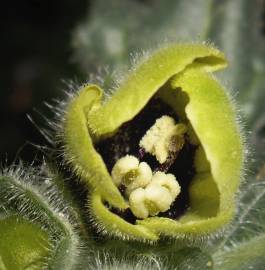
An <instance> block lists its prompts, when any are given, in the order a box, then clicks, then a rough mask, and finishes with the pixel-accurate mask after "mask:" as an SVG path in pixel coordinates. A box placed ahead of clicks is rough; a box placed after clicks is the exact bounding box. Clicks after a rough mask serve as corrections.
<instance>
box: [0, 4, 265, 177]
mask: <svg viewBox="0 0 265 270" xmlns="http://www.w3.org/2000/svg"><path fill="white" fill-rule="evenodd" d="M0 12H1V16H0V20H1V24H0V27H1V28H2V29H1V33H2V37H1V43H0V46H1V50H0V51H1V55H2V57H1V59H2V64H1V67H0V69H1V72H0V161H1V163H2V164H4V165H7V164H10V163H12V162H13V161H15V160H17V158H18V157H20V158H21V159H23V160H24V161H27V162H30V161H32V160H33V159H35V158H36V157H37V156H38V151H39V150H38V149H37V148H36V147H34V146H33V145H32V144H37V145H45V144H46V143H47V142H46V141H45V138H44V137H43V136H42V135H41V133H40V132H39V131H38V129H37V128H36V127H35V126H34V125H33V124H32V122H31V121H30V120H29V119H28V117H27V115H30V116H31V117H32V118H33V119H34V121H35V122H36V123H37V125H38V126H40V127H41V126H42V125H43V126H45V120H44V119H43V117H42V116H41V115H44V116H45V117H48V118H52V116H53V115H52V111H50V110H49V109H48V108H47V107H46V106H45V105H44V102H52V101H53V99H57V98H60V97H62V96H63V90H64V89H65V88H66V87H67V86H66V83H65V81H68V82H69V81H70V80H73V81H75V82H85V81H87V80H88V79H89V78H91V75H90V74H94V77H95V78H97V74H102V75H101V76H103V77H105V78H109V77H112V76H114V75H113V74H114V73H115V76H117V74H118V76H122V75H120V74H122V70H124V69H125V67H126V66H128V65H129V64H130V62H131V61H135V60H137V57H139V55H141V54H143V53H144V52H145V51H146V50H148V49H149V48H156V47H158V46H160V45H161V44H164V43H165V42H170V41H180V42H185V41H200V42H203V41H207V42H211V43H213V44H215V45H216V46H217V47H218V48H220V49H221V50H223V51H224V52H225V54H226V55H227V58H228V59H229V62H230V65H229V68H228V69H227V70H225V71H223V72H221V73H219V74H218V76H219V78H220V79H221V80H222V81H223V82H224V83H225V84H226V85H227V87H228V89H230V91H231V94H232V96H233V97H234V99H235V100H236V102H237V103H238V107H239V109H240V115H241V118H242V121H243V122H244V125H245V130H246V137H247V140H248V143H249V145H250V151H251V152H253V153H254V155H252V156H253V159H255V161H257V163H258V166H257V167H256V168H258V169H257V173H262V167H263V164H264V160H265V154H264V153H265V0H253V1H250V0H189V1H187V0H163V1H159V0H141V1H140V0H108V1H103V0H94V1H92V0H90V1H87V0H79V1H73V0H72V1H71V0H65V1H63V0H58V1H52V0H46V1H41V0H20V1H7V2H6V3H5V4H4V5H2V8H1V11H0ZM114 71H115V72H114ZM104 82H106V80H105V81H104V80H103V81H102V84H104ZM38 112H40V113H38ZM264 168H265V167H264ZM263 173H264V174H265V170H264V172H263Z"/></svg>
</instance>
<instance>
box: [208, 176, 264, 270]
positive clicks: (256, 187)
mask: <svg viewBox="0 0 265 270" xmlns="http://www.w3.org/2000/svg"><path fill="white" fill-rule="evenodd" d="M264 205H265V182H264V181H260V182H257V180H253V183H252V184H250V183H249V184H248V186H246V187H245V189H244V190H243V191H242V195H241V199H240V202H239V210H238V216H237V218H236V220H235V222H234V223H233V224H232V226H231V228H230V229H229V230H228V231H227V233H226V234H225V235H224V237H223V238H222V239H221V242H220V243H219V244H218V245H217V248H215V252H214V254H213V259H214V261H215V264H216V266H217V268H216V269H218V270H219V269H220V270H221V269H222V270H226V269H227V270H228V269H229V270H232V269H235V270H236V269H263V266H264V264H265V257H264V254H265V208H264Z"/></svg>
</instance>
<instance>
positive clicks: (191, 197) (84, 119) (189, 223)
mask: <svg viewBox="0 0 265 270" xmlns="http://www.w3.org/2000/svg"><path fill="white" fill-rule="evenodd" d="M225 66H226V60H225V58H224V55H223V54H222V53H221V52H220V51H218V50H216V49H214V48H212V47H209V46H206V45H200V44H176V45H170V46H167V47H164V48H161V49H159V50H157V51H155V52H154V53H152V54H151V55H150V56H149V57H148V58H147V59H145V60H143V61H142V62H141V63H140V64H138V65H137V66H136V67H134V68H133V69H132V70H131V71H130V72H129V74H128V75H127V77H126V78H125V79H124V81H123V82H122V83H121V84H120V86H119V87H118V88H117V89H116V91H115V92H114V94H113V95H112V96H111V98H110V99H108V100H104V101H103V98H102V97H103V91H102V90H101V89H100V87H99V86H97V85H85V86H83V87H82V88H81V89H80V90H79V92H78V93H77V95H76V96H75V97H74V98H73V99H72V100H71V101H70V103H69V105H68V106H67V108H66V113H65V118H64V122H63V139H64V144H65V155H66V158H67V160H68V161H69V162H70V163H71V165H72V167H73V168H74V170H75V171H76V173H77V175H78V176H79V177H80V179H81V180H82V181H83V182H84V183H86V184H87V185H88V186H89V191H90V197H89V208H90V215H92V217H93V220H94V223H95V224H96V226H97V228H98V229H99V230H100V231H102V233H105V234H107V235H114V236H120V237H123V238H125V239H137V240H143V241H146V240H149V241H155V240H157V239H158V238H159V236H160V235H166V236H170V237H173V238H178V237H182V236H191V237H201V236H204V235H208V234H210V233H213V232H215V231H217V230H218V229H220V228H222V227H223V225H225V224H227V223H228V222H229V221H230V220H231V219H232V217H233V215H234V212H235V193H236V191H237V189H238V185H239V181H240V178H241V175H242V164H243V146H242V138H241V135H240V129H239V126H238V123H237V121H236V113H235V109H234V107H233V104H232V102H231V100H230V98H229V97H228V95H227V92H226V90H225V89H224V88H223V86H222V85H221V84H220V83H219V82H218V81H217V80H216V79H215V78H214V77H213V75H212V74H211V73H210V72H212V71H215V70H218V69H221V68H224V67H225Z"/></svg>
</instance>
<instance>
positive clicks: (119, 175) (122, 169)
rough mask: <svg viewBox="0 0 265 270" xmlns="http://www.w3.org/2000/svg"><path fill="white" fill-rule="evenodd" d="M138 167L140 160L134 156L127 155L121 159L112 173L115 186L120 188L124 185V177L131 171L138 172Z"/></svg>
mask: <svg viewBox="0 0 265 270" xmlns="http://www.w3.org/2000/svg"><path fill="white" fill-rule="evenodd" d="M138 165H139V160H138V159H137V158H136V157H134V156H130V155H127V156H125V157H122V158H121V159H119V160H118V161H117V162H116V164H115V165H114V167H113V169H112V171H111V176H112V179H113V182H114V184H115V185H116V186H119V185H120V184H121V183H122V180H123V178H124V176H125V175H126V174H127V173H129V172H130V171H133V170H137V169H138Z"/></svg>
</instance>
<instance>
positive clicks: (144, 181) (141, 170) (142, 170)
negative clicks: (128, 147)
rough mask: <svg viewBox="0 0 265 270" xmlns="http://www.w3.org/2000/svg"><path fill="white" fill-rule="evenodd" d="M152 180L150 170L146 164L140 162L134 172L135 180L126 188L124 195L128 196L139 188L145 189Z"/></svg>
mask: <svg viewBox="0 0 265 270" xmlns="http://www.w3.org/2000/svg"><path fill="white" fill-rule="evenodd" d="M151 179H152V170H151V168H150V167H149V165H148V164H147V163H146V162H141V163H140V164H139V167H138V168H137V170H136V174H135V178H134V180H133V181H132V182H131V184H129V185H128V186H127V189H126V194H127V195H128V196H129V195H130V193H131V192H132V191H133V190H135V189H136V188H139V187H146V186H147V185H148V184H149V183H150V182H151Z"/></svg>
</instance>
